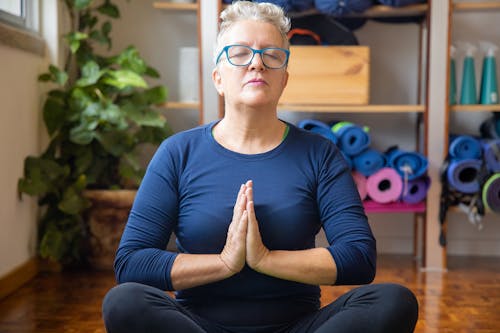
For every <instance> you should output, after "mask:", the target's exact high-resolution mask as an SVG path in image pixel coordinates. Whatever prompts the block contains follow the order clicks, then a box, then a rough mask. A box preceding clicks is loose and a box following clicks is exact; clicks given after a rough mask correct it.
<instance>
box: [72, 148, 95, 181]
mask: <svg viewBox="0 0 500 333" xmlns="http://www.w3.org/2000/svg"><path fill="white" fill-rule="evenodd" d="M75 155H76V159H75V170H74V173H75V174H77V175H81V174H84V173H86V172H87V170H88V169H89V168H90V166H91V165H92V162H93V160H94V156H93V154H92V147H91V146H78V147H77V148H76V151H75Z"/></svg>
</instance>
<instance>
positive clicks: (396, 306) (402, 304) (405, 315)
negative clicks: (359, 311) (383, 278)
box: [379, 283, 418, 332]
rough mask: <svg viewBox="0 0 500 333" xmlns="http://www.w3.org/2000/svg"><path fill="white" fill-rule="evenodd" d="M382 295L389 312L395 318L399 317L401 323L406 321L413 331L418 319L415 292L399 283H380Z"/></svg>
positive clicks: (408, 327) (409, 328)
mask: <svg viewBox="0 0 500 333" xmlns="http://www.w3.org/2000/svg"><path fill="white" fill-rule="evenodd" d="M379 287H380V292H381V297H382V300H383V303H384V306H385V307H386V309H387V314H388V315H389V316H391V317H392V318H393V319H399V320H396V321H399V322H400V323H401V324H403V323H406V325H404V326H406V327H407V329H408V332H412V331H413V328H414V327H415V325H416V323H417V319H418V301H417V298H416V297H415V294H414V293H413V292H412V291H411V290H410V289H408V288H406V287H404V286H402V285H399V284H390V283H389V284H381V285H379Z"/></svg>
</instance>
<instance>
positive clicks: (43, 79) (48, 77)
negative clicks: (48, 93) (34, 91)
mask: <svg viewBox="0 0 500 333" xmlns="http://www.w3.org/2000/svg"><path fill="white" fill-rule="evenodd" d="M50 80H52V75H50V74H49V73H44V74H41V75H39V76H38V81H41V82H48V81H50Z"/></svg>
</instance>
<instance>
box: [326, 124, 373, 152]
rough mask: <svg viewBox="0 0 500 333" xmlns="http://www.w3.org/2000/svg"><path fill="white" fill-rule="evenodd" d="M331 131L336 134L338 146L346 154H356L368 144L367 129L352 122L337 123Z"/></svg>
mask: <svg viewBox="0 0 500 333" xmlns="http://www.w3.org/2000/svg"><path fill="white" fill-rule="evenodd" d="M332 131H333V133H334V134H335V135H336V136H337V139H338V145H339V148H340V149H341V150H342V151H343V152H344V153H346V154H347V155H348V156H354V155H357V154H359V153H361V152H362V151H363V150H365V149H366V148H368V146H369V145H370V135H369V134H368V133H367V129H366V128H363V127H360V126H357V125H355V124H353V123H349V122H340V123H337V124H335V125H333V127H332Z"/></svg>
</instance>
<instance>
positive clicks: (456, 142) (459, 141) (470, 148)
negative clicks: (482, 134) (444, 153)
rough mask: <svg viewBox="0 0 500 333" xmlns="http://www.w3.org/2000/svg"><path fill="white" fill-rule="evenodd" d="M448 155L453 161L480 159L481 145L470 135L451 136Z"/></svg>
mask: <svg viewBox="0 0 500 333" xmlns="http://www.w3.org/2000/svg"><path fill="white" fill-rule="evenodd" d="M448 153H449V154H450V156H451V157H452V158H453V159H478V158H480V157H481V143H480V141H479V140H478V139H476V138H473V137H472V136H470V135H457V136H451V137H450V146H449V147H448Z"/></svg>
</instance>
